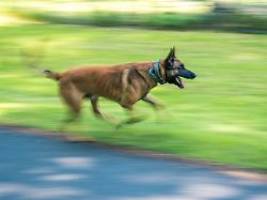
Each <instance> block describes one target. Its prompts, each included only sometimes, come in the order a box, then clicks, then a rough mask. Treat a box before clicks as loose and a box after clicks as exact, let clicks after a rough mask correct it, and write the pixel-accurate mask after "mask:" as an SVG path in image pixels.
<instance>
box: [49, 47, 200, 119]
mask: <svg viewBox="0 0 267 200" xmlns="http://www.w3.org/2000/svg"><path fill="white" fill-rule="evenodd" d="M44 73H45V75H46V77H48V78H51V79H54V80H56V81H58V82H59V89H60V95H61V97H62V98H63V100H64V102H65V103H66V105H67V106H68V107H69V108H70V111H71V113H72V116H71V118H70V119H68V120H67V121H68V122H70V121H73V120H75V119H76V118H77V117H78V116H79V114H80V110H81V102H82V100H83V99H84V98H89V99H90V100H91V104H92V108H93V112H94V114H95V115H96V116H97V117H102V114H101V112H100V111H99V108H98V106H97V102H98V97H100V96H102V97H105V98H108V99H111V100H113V101H115V102H117V103H119V104H120V105H121V106H122V107H124V108H126V109H127V110H132V107H133V105H134V104H135V103H136V102H137V101H139V100H143V101H145V102H147V103H149V104H151V105H152V106H153V107H155V108H157V107H158V106H159V105H158V104H157V103H156V102H155V101H154V100H153V99H152V98H151V97H149V96H148V93H149V91H150V90H151V89H152V88H153V87H155V86H157V84H158V83H160V84H164V83H171V84H175V85H177V86H178V87H179V88H183V87H184V86H183V83H182V81H181V79H180V77H184V78H189V79H193V78H195V77H196V75H195V74H194V73H193V72H191V71H189V70H187V69H185V67H184V65H183V63H182V62H181V61H180V60H178V59H177V58H176V57H175V49H174V48H172V49H171V50H170V52H169V54H168V56H167V58H166V59H164V60H160V61H158V62H143V63H129V64H121V65H116V66H103V67H92V66H91V67H83V68H78V69H71V70H68V71H66V72H63V73H56V72H51V71H50V70H45V71H44ZM137 121H138V120H136V119H133V118H131V119H129V120H127V121H125V122H124V123H126V124H128V123H134V122H137Z"/></svg>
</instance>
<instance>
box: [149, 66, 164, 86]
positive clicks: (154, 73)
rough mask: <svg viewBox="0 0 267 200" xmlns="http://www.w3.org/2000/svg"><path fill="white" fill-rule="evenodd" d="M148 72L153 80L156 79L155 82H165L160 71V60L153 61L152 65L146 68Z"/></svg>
mask: <svg viewBox="0 0 267 200" xmlns="http://www.w3.org/2000/svg"><path fill="white" fill-rule="evenodd" d="M148 74H149V76H150V77H151V78H152V79H153V80H154V81H156V83H160V84H164V83H166V81H165V80H164V79H163V78H162V76H161V73H160V61H158V62H154V63H153V65H152V67H150V68H149V70H148Z"/></svg>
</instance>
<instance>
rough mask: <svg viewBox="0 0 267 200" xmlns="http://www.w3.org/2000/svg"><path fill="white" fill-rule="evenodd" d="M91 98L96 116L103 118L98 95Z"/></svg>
mask: <svg viewBox="0 0 267 200" xmlns="http://www.w3.org/2000/svg"><path fill="white" fill-rule="evenodd" d="M90 100H91V104H92V109H93V112H94V114H95V116H96V117H98V118H103V115H102V113H101V112H100V110H99V108H98V96H96V95H93V96H91V97H90Z"/></svg>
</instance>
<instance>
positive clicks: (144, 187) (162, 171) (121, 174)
mask: <svg viewBox="0 0 267 200" xmlns="http://www.w3.org/2000/svg"><path fill="white" fill-rule="evenodd" d="M0 199H1V200H2V199H3V200H15V199H25V200H31V199H37V200H38V199H41V200H42V199H49V200H50V199H53V200H163V199H164V200H203V199H229V200H230V199H231V200H232V199H240V200H267V183H259V182H254V181H247V180H242V179H237V178H233V177H230V176H226V175H222V174H220V173H219V172H217V171H215V170H213V169H209V168H208V167H203V166H202V167H201V166H195V165H189V164H184V163H179V162H177V161H166V160H161V159H152V158H145V157H142V156H134V155H129V154H127V153H122V152H117V151H112V150H110V149H106V148H101V147H99V146H97V145H94V144H91V145H90V144H79V143H67V142H62V141H60V140H57V139H51V138H48V137H43V136H37V135H27V134H26V135H25V134H21V133H16V132H14V130H11V129H7V128H1V129H0Z"/></svg>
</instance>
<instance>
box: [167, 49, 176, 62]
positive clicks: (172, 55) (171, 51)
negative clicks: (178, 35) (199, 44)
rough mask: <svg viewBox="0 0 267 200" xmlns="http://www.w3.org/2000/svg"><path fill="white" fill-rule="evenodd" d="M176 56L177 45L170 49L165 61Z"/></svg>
mask: <svg viewBox="0 0 267 200" xmlns="http://www.w3.org/2000/svg"><path fill="white" fill-rule="evenodd" d="M174 57H175V47H173V48H171V49H170V52H169V54H168V56H167V57H166V58H165V61H169V60H170V59H171V58H174Z"/></svg>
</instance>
